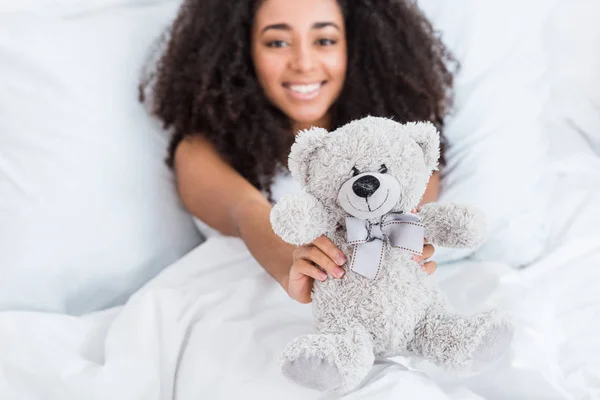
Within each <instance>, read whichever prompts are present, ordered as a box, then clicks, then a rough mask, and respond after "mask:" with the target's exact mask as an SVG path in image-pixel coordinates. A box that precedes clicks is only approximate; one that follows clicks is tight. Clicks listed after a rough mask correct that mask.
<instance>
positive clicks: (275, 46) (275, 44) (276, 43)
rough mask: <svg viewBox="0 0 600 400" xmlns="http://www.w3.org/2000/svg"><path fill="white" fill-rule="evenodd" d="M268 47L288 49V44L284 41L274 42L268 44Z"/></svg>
mask: <svg viewBox="0 0 600 400" xmlns="http://www.w3.org/2000/svg"><path fill="white" fill-rule="evenodd" d="M267 47H272V48H279V47H287V43H286V42H284V41H283V40H272V41H270V42H268V43H267Z"/></svg>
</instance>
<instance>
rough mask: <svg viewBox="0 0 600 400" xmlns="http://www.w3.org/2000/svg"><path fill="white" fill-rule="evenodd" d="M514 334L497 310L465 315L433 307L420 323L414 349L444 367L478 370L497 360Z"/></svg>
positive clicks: (510, 326) (508, 323) (416, 332)
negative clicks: (437, 309)
mask: <svg viewBox="0 0 600 400" xmlns="http://www.w3.org/2000/svg"><path fill="white" fill-rule="evenodd" d="M512 337H513V327H512V325H511V324H510V322H509V321H508V320H507V319H506V318H505V317H503V316H502V315H500V314H499V313H498V312H496V311H493V310H492V311H486V312H483V313H479V314H476V315H473V316H469V317H463V316H459V315H453V314H449V313H447V312H445V311H435V310H431V311H429V312H428V313H427V315H426V317H425V318H424V319H423V320H422V321H421V322H420V323H419V324H418V325H417V328H416V330H415V339H414V341H413V343H412V346H411V350H413V351H414V352H416V353H417V354H421V355H423V356H424V357H426V358H428V359H430V360H431V361H433V362H435V363H436V364H438V365H440V366H442V367H445V368H449V369H456V370H462V371H470V372H477V371H481V370H482V369H484V368H485V367H487V366H488V365H490V364H492V363H494V362H495V361H497V360H498V359H499V358H500V357H501V356H502V355H503V354H504V352H505V351H506V349H507V348H508V346H509V345H510V342H511V340H512Z"/></svg>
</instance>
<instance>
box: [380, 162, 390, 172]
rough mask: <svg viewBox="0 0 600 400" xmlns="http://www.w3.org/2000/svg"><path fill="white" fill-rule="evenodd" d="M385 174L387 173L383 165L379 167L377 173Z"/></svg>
mask: <svg viewBox="0 0 600 400" xmlns="http://www.w3.org/2000/svg"><path fill="white" fill-rule="evenodd" d="M386 172H388V169H387V167H386V166H385V164H381V167H379V173H381V174H385V173H386Z"/></svg>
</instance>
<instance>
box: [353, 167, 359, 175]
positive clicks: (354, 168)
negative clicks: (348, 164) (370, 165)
mask: <svg viewBox="0 0 600 400" xmlns="http://www.w3.org/2000/svg"><path fill="white" fill-rule="evenodd" d="M358 174H360V171H359V170H358V168H356V167H352V176H356V175H358Z"/></svg>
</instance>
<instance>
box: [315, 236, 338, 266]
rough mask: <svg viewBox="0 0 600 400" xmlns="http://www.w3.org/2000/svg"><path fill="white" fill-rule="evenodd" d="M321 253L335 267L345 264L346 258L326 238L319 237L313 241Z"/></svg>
mask: <svg viewBox="0 0 600 400" xmlns="http://www.w3.org/2000/svg"><path fill="white" fill-rule="evenodd" d="M313 244H314V245H315V246H317V247H318V248H319V249H320V250H321V251H322V252H323V253H325V254H326V255H327V256H328V257H329V258H331V259H332V260H333V262H335V263H336V264H337V265H339V266H342V265H344V263H345V262H346V256H345V255H344V253H342V251H341V250H340V249H338V248H337V246H336V245H335V244H333V242H332V241H331V240H330V239H329V238H328V237H327V236H319V237H318V238H316V239H315V240H314V241H313Z"/></svg>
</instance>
